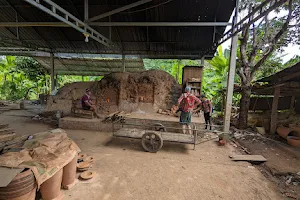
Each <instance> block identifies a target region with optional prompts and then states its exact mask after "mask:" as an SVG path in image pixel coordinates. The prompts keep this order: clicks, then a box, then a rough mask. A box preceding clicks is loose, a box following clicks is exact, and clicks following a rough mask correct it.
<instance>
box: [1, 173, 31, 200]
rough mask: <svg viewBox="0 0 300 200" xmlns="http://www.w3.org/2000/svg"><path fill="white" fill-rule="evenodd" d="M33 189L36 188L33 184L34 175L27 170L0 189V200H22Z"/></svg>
mask: <svg viewBox="0 0 300 200" xmlns="http://www.w3.org/2000/svg"><path fill="white" fill-rule="evenodd" d="M35 188H36V183H35V178H34V175H33V173H32V171H31V170H29V169H28V170H26V171H23V172H21V173H19V174H18V175H17V176H16V177H15V178H14V179H13V180H12V181H11V182H10V183H9V184H8V185H7V186H6V187H1V188H0V200H4V199H6V200H7V199H21V200H22V199H24V198H23V197H24V196H28V193H30V192H31V191H32V190H34V189H35ZM34 194H35V192H34ZM34 196H35V195H34ZM33 199H34V198H33ZM29 200H31V199H29Z"/></svg>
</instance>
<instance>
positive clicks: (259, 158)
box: [232, 155, 267, 162]
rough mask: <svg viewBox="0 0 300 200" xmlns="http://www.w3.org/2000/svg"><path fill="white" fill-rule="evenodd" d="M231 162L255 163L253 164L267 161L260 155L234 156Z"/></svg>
mask: <svg viewBox="0 0 300 200" xmlns="http://www.w3.org/2000/svg"><path fill="white" fill-rule="evenodd" d="M232 160H233V161H255V162H266V161H267V159H266V158H265V157H263V156H262V155H234V156H232Z"/></svg>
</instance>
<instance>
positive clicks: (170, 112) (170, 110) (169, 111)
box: [157, 105, 178, 117]
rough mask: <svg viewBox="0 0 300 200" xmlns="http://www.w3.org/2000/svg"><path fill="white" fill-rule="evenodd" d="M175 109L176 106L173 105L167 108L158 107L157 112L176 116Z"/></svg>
mask: <svg viewBox="0 0 300 200" xmlns="http://www.w3.org/2000/svg"><path fill="white" fill-rule="evenodd" d="M177 111H178V107H177V106H175V105H174V106H172V108H171V109H169V110H162V109H158V111H157V113H159V114H163V115H170V116H175V117H177V113H178V112H177Z"/></svg>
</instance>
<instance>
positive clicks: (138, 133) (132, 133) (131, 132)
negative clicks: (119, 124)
mask: <svg viewBox="0 0 300 200" xmlns="http://www.w3.org/2000/svg"><path fill="white" fill-rule="evenodd" d="M144 133H145V131H144V130H140V129H136V128H122V129H120V130H118V131H117V132H115V133H114V136H119V137H129V138H137V139H139V138H142V136H143V135H144Z"/></svg>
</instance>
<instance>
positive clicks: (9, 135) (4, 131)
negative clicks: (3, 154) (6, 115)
mask: <svg viewBox="0 0 300 200" xmlns="http://www.w3.org/2000/svg"><path fill="white" fill-rule="evenodd" d="M15 137H16V134H15V132H14V130H13V129H11V128H9V125H8V124H0V151H2V150H3V149H4V147H6V146H9V145H10V144H11V143H12V142H11V141H12V140H13V139H14V138H15Z"/></svg>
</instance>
